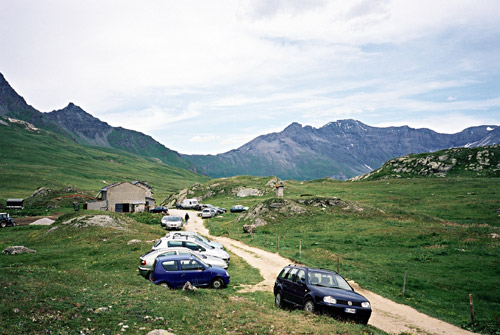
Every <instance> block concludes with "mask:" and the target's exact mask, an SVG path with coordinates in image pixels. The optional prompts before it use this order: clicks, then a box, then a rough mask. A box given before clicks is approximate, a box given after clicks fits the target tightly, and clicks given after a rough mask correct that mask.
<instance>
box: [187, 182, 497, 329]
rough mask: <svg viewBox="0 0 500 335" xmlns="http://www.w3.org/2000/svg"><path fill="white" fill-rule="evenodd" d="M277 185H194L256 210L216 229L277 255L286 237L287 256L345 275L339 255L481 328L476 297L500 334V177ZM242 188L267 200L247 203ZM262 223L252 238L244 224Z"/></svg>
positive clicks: (415, 301)
mask: <svg viewBox="0 0 500 335" xmlns="http://www.w3.org/2000/svg"><path fill="white" fill-rule="evenodd" d="M270 179H271V178H269V177H268V178H255V177H235V178H225V179H218V180H211V181H209V182H207V183H205V184H202V185H199V186H196V187H194V188H193V189H192V190H193V192H194V196H199V197H205V198H204V200H203V202H206V203H211V204H213V205H217V206H222V207H226V208H229V207H231V206H232V205H234V204H236V203H239V204H242V205H245V206H249V207H250V210H249V213H248V214H247V215H243V216H240V214H232V213H227V214H225V215H223V216H222V217H218V218H214V219H211V220H210V222H209V223H208V225H209V227H210V229H211V233H214V234H220V235H227V236H230V237H232V238H235V239H239V240H242V241H244V242H245V243H248V244H250V245H254V246H257V247H260V248H264V249H267V250H269V251H276V250H277V238H278V237H279V238H280V242H279V243H280V248H279V252H280V254H282V255H283V256H286V257H289V258H291V259H294V260H296V261H297V262H300V263H305V264H307V265H311V266H319V267H325V268H330V269H336V267H337V259H339V260H340V272H341V273H342V274H343V275H344V276H346V277H348V278H349V279H352V280H355V281H356V282H358V283H359V284H361V285H362V286H363V287H365V288H368V289H371V290H374V291H376V292H378V293H380V294H382V295H383V296H386V297H388V298H390V299H393V300H395V301H398V302H401V303H405V304H408V305H411V306H414V307H415V308H417V309H418V310H420V311H422V312H424V313H427V314H429V315H432V316H435V317H438V318H440V319H443V320H446V321H448V322H451V323H454V324H456V325H458V326H466V327H470V326H471V325H470V324H469V323H470V316H469V300H468V294H469V293H471V294H472V295H473V298H474V302H475V308H476V320H477V323H476V324H475V325H473V329H474V330H476V331H478V330H482V331H485V332H487V333H493V334H494V333H495V332H496V331H499V330H500V323H499V322H498V315H499V314H500V290H499V288H498V278H500V263H499V259H500V238H499V234H500V216H499V215H500V212H499V211H500V178H477V177H476V178H415V179H406V178H405V179H387V180H378V181H363V182H340V181H333V180H329V179H322V180H316V181H310V182H297V181H287V182H285V197H284V199H276V198H275V197H274V192H273V189H272V185H267V186H266V184H268V183H269V181H270ZM270 184H272V183H270ZM241 187H249V188H256V189H259V190H261V191H262V192H261V193H262V194H263V195H262V196H251V197H244V198H238V197H236V196H235V192H236V191H237V190H238V189H241ZM257 219H259V220H257ZM261 220H264V221H265V222H266V223H267V225H265V226H258V227H257V228H256V231H255V233H254V234H252V235H249V234H245V233H243V229H242V227H243V225H245V224H260V223H262V221H261ZM300 244H302V253H301V254H299V245H300ZM405 272H406V273H407V286H406V292H405V295H404V296H403V295H402V286H403V277H404V274H405Z"/></svg>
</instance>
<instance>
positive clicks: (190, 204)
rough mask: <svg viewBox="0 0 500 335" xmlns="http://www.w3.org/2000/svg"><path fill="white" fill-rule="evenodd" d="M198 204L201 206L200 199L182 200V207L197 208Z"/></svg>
mask: <svg viewBox="0 0 500 335" xmlns="http://www.w3.org/2000/svg"><path fill="white" fill-rule="evenodd" d="M198 206H199V203H198V200H196V199H184V200H182V202H181V207H182V208H186V209H187V208H195V207H198Z"/></svg>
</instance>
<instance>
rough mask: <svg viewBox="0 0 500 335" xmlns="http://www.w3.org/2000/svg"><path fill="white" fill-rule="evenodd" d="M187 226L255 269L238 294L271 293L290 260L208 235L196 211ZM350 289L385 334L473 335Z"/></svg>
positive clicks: (225, 238)
mask: <svg viewBox="0 0 500 335" xmlns="http://www.w3.org/2000/svg"><path fill="white" fill-rule="evenodd" d="M171 213H172V214H174V215H180V216H182V217H184V215H185V211H181V210H171ZM189 216H190V219H189V223H188V224H187V225H186V227H185V229H186V230H189V231H194V232H197V233H200V234H202V235H204V236H207V237H209V238H210V239H213V240H215V241H218V242H219V243H222V244H224V246H225V247H226V249H228V250H229V251H231V252H232V253H234V254H235V255H237V256H239V257H241V258H243V259H245V261H246V262H247V263H248V264H250V265H251V266H253V267H255V268H257V269H259V271H260V274H261V275H262V277H263V278H264V280H263V281H262V282H260V283H258V284H256V285H254V286H252V287H245V288H243V290H242V291H246V292H249V291H268V292H272V291H273V286H274V281H275V279H276V276H277V275H278V273H279V272H280V271H281V269H282V268H283V267H284V266H285V265H288V264H291V263H294V262H293V261H291V260H289V259H286V258H284V257H281V256H280V255H278V254H276V253H272V252H268V251H264V250H261V249H259V248H255V247H250V246H248V245H246V244H244V243H242V242H240V241H236V240H233V239H230V238H227V237H219V236H212V235H210V233H209V231H208V229H207V228H205V226H204V225H203V220H202V219H201V218H200V217H198V216H197V212H189ZM351 285H352V286H353V287H354V289H355V290H356V291H357V292H359V293H360V294H362V295H364V296H365V297H366V298H367V299H368V300H370V303H371V305H372V310H373V312H372V316H371V318H370V321H369V324H370V325H372V326H374V327H377V328H379V329H382V330H384V331H386V332H387V333H389V334H400V333H403V332H408V333H410V334H415V335H472V334H474V333H472V332H469V331H466V330H463V329H461V328H459V327H456V326H453V325H451V324H449V323H446V322H443V321H441V320H438V319H435V318H432V317H430V316H428V315H426V314H423V313H420V312H418V311H417V310H415V309H414V308H411V307H409V306H406V305H401V304H398V303H395V302H393V301H391V300H389V299H386V298H384V297H382V296H380V295H378V294H375V293H373V292H370V291H367V290H364V289H363V288H361V287H359V285H357V284H355V283H351Z"/></svg>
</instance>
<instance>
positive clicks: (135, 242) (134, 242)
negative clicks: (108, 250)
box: [127, 240, 142, 245]
mask: <svg viewBox="0 0 500 335" xmlns="http://www.w3.org/2000/svg"><path fill="white" fill-rule="evenodd" d="M138 243H142V241H141V240H130V241H128V242H127V245H132V244H138Z"/></svg>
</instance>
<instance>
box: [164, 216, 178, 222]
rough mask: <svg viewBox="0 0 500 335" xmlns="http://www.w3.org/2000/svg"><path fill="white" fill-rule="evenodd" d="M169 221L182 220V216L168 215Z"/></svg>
mask: <svg viewBox="0 0 500 335" xmlns="http://www.w3.org/2000/svg"><path fill="white" fill-rule="evenodd" d="M166 218H167V221H182V218H181V217H180V216H167V217H166Z"/></svg>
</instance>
